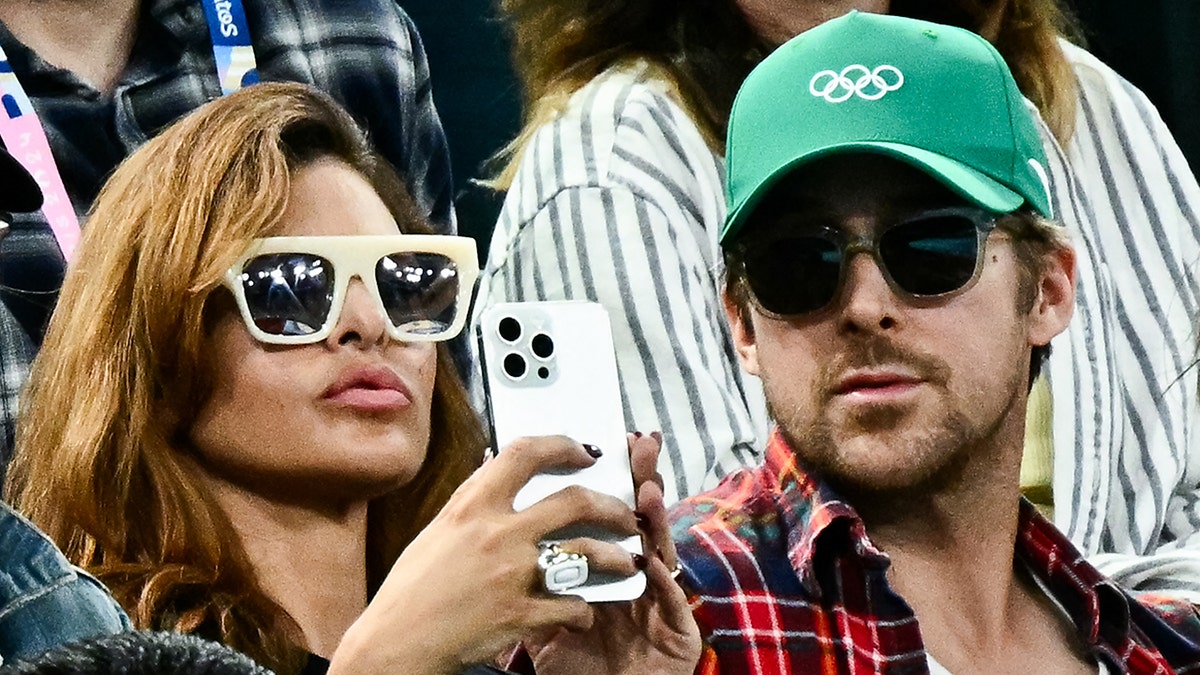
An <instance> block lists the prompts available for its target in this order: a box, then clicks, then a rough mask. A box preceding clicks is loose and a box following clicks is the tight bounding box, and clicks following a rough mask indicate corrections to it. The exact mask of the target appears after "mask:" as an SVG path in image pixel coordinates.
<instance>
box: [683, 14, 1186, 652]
mask: <svg viewBox="0 0 1200 675" xmlns="http://www.w3.org/2000/svg"><path fill="white" fill-rule="evenodd" d="M1026 106H1027V103H1026V101H1025V100H1024V98H1023V97H1022V96H1021V94H1020V92H1019V91H1018V89H1017V86H1016V84H1015V82H1014V81H1013V78H1012V75H1011V73H1010V72H1009V71H1008V69H1007V67H1006V66H1005V65H1004V61H1003V60H1002V59H1001V58H1000V56H999V55H998V54H997V53H996V52H995V50H994V49H993V48H992V47H991V46H990V45H988V43H987V42H986V41H985V40H983V39H982V38H980V37H978V36H977V35H974V34H972V33H969V32H966V31H962V30H959V29H955V28H949V27H945V26H939V25H935V24H929V23H924V22H919V21H914V20H911V19H902V18H898V17H888V16H876V15H869V14H859V13H851V14H848V15H846V16H845V17H842V18H840V19H836V20H834V21H831V22H828V23H826V24H824V25H822V26H819V27H817V28H815V29H813V30H811V31H808V32H806V33H804V34H802V35H800V36H799V37H797V38H796V39H794V40H792V41H791V42H789V43H787V44H785V45H783V46H782V47H780V48H779V49H778V50H777V51H776V52H775V53H774V54H773V55H772V56H770V57H769V58H767V59H766V60H765V61H763V63H762V64H761V65H760V66H759V67H758V68H757V69H755V71H754V72H753V73H752V74H751V75H750V76H749V78H747V80H746V82H745V84H744V85H743V87H742V89H741V91H740V93H739V94H738V98H737V100H736V102H735V103H734V107H733V112H732V115H731V118H730V122H729V137H728V144H727V161H728V167H727V170H728V175H727V181H728V182H727V188H728V195H727V196H728V199H729V204H730V215H729V217H728V219H727V221H726V226H725V229H724V232H723V233H722V238H721V244H722V246H723V248H724V251H725V257H726V264H727V282H726V291H725V300H726V308H727V310H728V313H729V318H730V321H731V323H732V328H733V335H734V342H735V344H736V345H737V350H738V355H739V358H740V359H741V362H742V365H743V367H744V368H745V369H746V370H748V371H749V372H751V373H752V374H755V375H757V376H759V377H760V378H761V379H762V382H763V386H764V391H765V393H766V398H767V402H768V406H769V408H770V410H771V413H772V417H773V418H774V419H775V420H776V423H777V428H776V430H775V432H774V433H773V434H772V436H771V439H770V441H769V444H768V447H767V452H766V459H765V462H764V465H763V466H762V467H760V468H757V469H752V470H744V471H741V472H738V473H735V474H733V475H731V476H730V477H728V478H727V479H726V480H725V481H724V482H723V483H722V484H721V485H720V486H719V487H717V488H716V489H714V490H712V491H710V492H707V493H703V494H700V495H697V496H695V497H692V498H690V499H687V500H685V501H684V502H681V503H680V504H679V505H677V506H676V507H675V508H674V509H673V510H672V514H671V515H672V520H673V531H674V538H675V540H676V542H677V545H678V548H679V558H680V562H681V576H680V582H681V583H682V584H683V586H684V587H685V589H687V590H688V591H689V595H691V596H692V603H693V610H694V614H695V617H696V619H697V622H698V623H699V625H700V629H701V633H702V634H703V636H704V638H705V651H704V654H703V656H702V660H701V664H700V667H699V670H698V672H703V673H718V672H719V673H735V672H736V673H756V674H757V673H793V672H813V673H845V672H853V673H923V672H932V673H948V672H949V673H967V672H988V673H992V672H1030V673H1043V672H1047V673H1096V672H1100V673H1110V672H1113V673H1115V672H1131V673H1169V672H1174V671H1175V670H1186V669H1190V668H1195V667H1200V641H1198V640H1197V638H1200V622H1198V620H1197V614H1196V611H1195V609H1194V608H1193V607H1192V606H1191V605H1185V604H1182V603H1178V604H1172V603H1171V602H1170V601H1167V600H1165V599H1163V600H1156V599H1155V598H1152V597H1148V596H1142V597H1141V598H1140V599H1139V600H1134V599H1133V598H1132V597H1131V596H1130V595H1128V594H1127V593H1126V592H1125V591H1123V590H1122V589H1120V588H1119V587H1118V586H1116V585H1115V584H1113V583H1112V582H1111V581H1108V580H1107V579H1105V578H1104V577H1103V576H1102V575H1101V574H1100V573H1099V572H1097V571H1096V570H1095V568H1093V567H1092V566H1090V565H1089V564H1088V563H1086V562H1085V561H1084V560H1083V557H1082V555H1081V554H1080V553H1079V551H1077V550H1076V549H1075V548H1074V547H1073V546H1072V545H1071V544H1070V542H1068V540H1067V539H1066V537H1065V536H1063V535H1062V533H1060V532H1059V531H1057V530H1056V529H1055V528H1054V526H1053V525H1052V524H1051V523H1050V522H1049V521H1047V520H1045V519H1044V518H1042V517H1041V516H1040V515H1039V514H1038V513H1037V511H1036V510H1035V509H1034V508H1033V506H1032V505H1030V504H1029V503H1028V502H1027V501H1025V500H1024V499H1023V498H1021V496H1020V491H1019V482H1018V478H1019V470H1020V462H1021V455H1022V447H1023V439H1024V427H1025V409H1026V402H1027V398H1028V393H1029V386H1030V383H1031V382H1032V380H1033V378H1034V377H1036V374H1037V373H1038V371H1039V369H1040V368H1041V365H1042V362H1043V361H1044V360H1045V357H1046V356H1047V354H1048V351H1049V344H1050V341H1051V339H1052V338H1053V337H1054V336H1056V335H1058V334H1059V333H1060V332H1062V331H1063V330H1064V328H1065V327H1066V326H1067V323H1068V321H1069V319H1070V317H1071V314H1072V308H1073V303H1074V297H1075V266H1074V262H1075V256H1074V251H1073V249H1072V247H1071V245H1070V243H1069V242H1068V241H1067V238H1066V236H1065V234H1064V233H1063V231H1062V230H1061V228H1059V227H1057V226H1055V225H1053V224H1052V222H1051V221H1050V220H1049V219H1050V218H1052V217H1053V214H1052V213H1051V207H1050V201H1049V199H1048V196H1047V187H1046V179H1045V171H1044V168H1043V167H1044V166H1045V163H1046V157H1045V156H1044V155H1043V151H1042V149H1041V148H1042V145H1041V143H1040V141H1039V138H1038V134H1037V130H1036V127H1035V124H1034V121H1033V118H1032V116H1031V113H1030V112H1029V110H1028V108H1027V107H1026Z"/></svg>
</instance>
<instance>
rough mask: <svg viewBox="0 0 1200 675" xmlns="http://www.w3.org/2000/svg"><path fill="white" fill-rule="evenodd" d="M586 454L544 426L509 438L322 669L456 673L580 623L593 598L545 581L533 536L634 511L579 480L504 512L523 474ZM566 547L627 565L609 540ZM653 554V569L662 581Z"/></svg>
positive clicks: (613, 525) (607, 568)
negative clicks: (551, 589) (542, 433)
mask: <svg viewBox="0 0 1200 675" xmlns="http://www.w3.org/2000/svg"><path fill="white" fill-rule="evenodd" d="M594 462H595V459H593V458H592V457H591V456H590V455H589V454H588V453H587V451H586V450H585V449H584V447H583V446H581V445H580V444H578V443H576V442H574V441H572V440H570V439H568V438H565V437H561V436H551V437H544V438H523V439H519V440H517V441H514V442H513V443H512V444H511V445H509V446H508V447H507V448H505V449H504V450H503V451H502V452H501V453H500V454H499V455H498V456H497V457H496V458H494V459H492V460H491V461H489V462H487V463H486V464H485V465H484V466H482V467H481V468H480V469H478V470H477V471H476V472H475V473H474V474H473V475H472V476H471V477H470V478H468V479H467V480H466V481H465V482H464V483H463V484H462V485H461V486H460V487H459V489H458V490H457V491H455V493H454V495H453V496H452V497H451V498H450V501H449V502H448V503H447V504H446V506H445V508H443V509H442V511H441V512H440V513H439V514H438V515H437V517H436V518H434V520H433V522H431V523H430V524H429V526H428V527H426V528H425V529H424V530H422V532H421V534H420V535H418V536H417V538H416V539H414V540H413V541H412V543H411V544H409V546H408V547H407V548H406V549H405V550H404V553H403V554H402V555H401V556H400V559H399V560H397V561H396V564H395V565H394V566H393V567H392V570H391V572H389V574H388V576H387V579H385V580H384V583H383V585H382V587H381V588H380V589H379V592H378V593H376V595H375V597H374V598H373V599H372V600H371V603H370V605H369V606H368V607H367V609H366V611H364V612H363V614H362V616H360V617H359V619H358V620H357V621H355V623H354V624H353V625H352V626H351V627H350V629H349V630H348V631H347V632H346V635H345V637H343V639H342V642H341V643H340V644H339V645H338V648H337V651H336V653H335V654H334V656H333V660H332V665H331V667H330V671H329V672H330V673H339V672H347V673H348V672H355V673H371V672H381V673H382V672H389V673H390V672H405V673H457V672H459V671H461V670H462V668H463V666H464V665H465V664H470V663H476V662H482V661H489V660H491V659H493V658H495V656H496V655H497V654H499V653H500V652H501V651H502V650H504V649H506V648H508V647H510V646H511V645H512V644H514V643H516V642H517V641H519V640H521V639H522V638H523V637H525V636H527V635H531V634H540V633H545V632H547V631H549V630H558V629H559V628H563V627H565V628H568V629H570V630H571V631H576V632H578V631H586V630H587V629H588V628H590V627H591V625H592V621H593V611H594V610H593V607H590V606H589V605H588V604H587V603H585V602H584V601H583V600H581V599H579V598H577V597H574V596H556V595H551V594H549V593H547V592H546V591H545V589H544V587H543V580H542V573H541V571H540V570H539V568H538V565H537V559H538V554H539V553H540V550H539V548H538V542H539V541H540V540H542V539H545V538H546V535H547V534H549V533H550V532H552V531H555V530H558V529H561V528H563V527H565V526H567V525H575V524H590V525H596V526H599V527H601V528H604V529H605V530H608V531H611V532H613V533H616V534H620V535H632V534H636V533H637V532H638V524H637V519H636V517H635V515H634V512H633V510H632V509H630V508H629V507H628V506H627V505H626V504H625V503H623V502H622V501H621V500H619V499H617V498H615V497H610V496H607V495H602V494H599V493H596V492H593V491H590V490H586V489H584V488H580V487H570V488H567V489H565V490H562V491H560V492H557V493H555V494H553V495H551V496H549V497H547V498H545V499H543V500H541V501H540V502H538V503H536V504H534V505H533V506H531V507H529V508H528V509H525V510H524V511H520V512H515V511H514V510H513V507H512V504H513V499H514V498H515V497H516V494H517V492H518V490H520V488H521V487H522V486H524V485H525V484H526V483H527V482H528V481H529V479H530V478H531V477H532V476H533V475H534V474H536V473H540V472H543V471H546V470H549V469H554V468H560V469H579V468H584V467H587V466H590V465H591V464H592V463H594ZM659 495H660V498H659V505H660V506H661V501H662V500H661V491H660V492H659ZM571 551H572V552H577V553H583V554H584V555H586V556H587V557H588V564H589V567H590V568H591V569H592V570H593V571H603V572H605V573H608V574H617V575H621V576H630V575H632V574H634V573H636V572H637V568H636V567H635V564H634V561H633V559H632V558H631V557H630V555H629V554H628V553H627V552H626V551H625V550H624V549H622V548H621V547H620V546H617V545H616V544H612V543H608V542H601V541H597V540H593V539H579V540H573V541H572V542H571ZM658 564H659V568H656V570H657V571H656V572H655V574H657V575H658V576H664V575H666V577H665V578H667V581H670V579H669V575H668V574H667V572H666V571H665V570H666V568H665V567H662V563H661V561H658ZM652 578H653V577H652ZM685 610H686V608H685Z"/></svg>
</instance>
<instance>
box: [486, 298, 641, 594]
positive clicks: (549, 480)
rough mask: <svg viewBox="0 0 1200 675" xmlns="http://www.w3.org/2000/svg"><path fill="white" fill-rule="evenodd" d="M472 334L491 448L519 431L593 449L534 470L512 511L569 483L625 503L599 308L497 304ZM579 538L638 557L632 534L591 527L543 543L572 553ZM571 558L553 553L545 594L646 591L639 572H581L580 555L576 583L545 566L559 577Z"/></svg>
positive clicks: (611, 366)
mask: <svg viewBox="0 0 1200 675" xmlns="http://www.w3.org/2000/svg"><path fill="white" fill-rule="evenodd" d="M477 337H478V339H479V344H480V355H481V361H482V364H483V374H484V383H485V386H486V388H487V392H488V401H489V412H490V415H489V417H490V422H491V425H492V434H493V438H494V442H495V444H496V445H497V446H498V447H501V448H503V447H505V446H506V445H508V444H509V443H512V442H513V441H514V440H516V439H518V438H522V437H530V436H543V435H562V436H567V437H569V438H572V439H574V440H575V441H577V442H579V443H582V444H585V445H588V446H593V447H595V448H599V450H600V451H601V456H600V458H599V459H598V460H597V461H596V462H595V464H593V465H592V466H589V467H587V468H584V469H579V470H572V471H547V472H543V473H540V474H537V475H535V476H534V477H533V478H532V479H530V481H529V483H528V484H527V485H525V486H524V487H522V489H521V490H520V491H519V492H518V494H517V496H516V499H515V500H514V503H513V508H514V509H516V510H518V511H520V510H523V509H527V508H529V507H530V506H531V505H533V504H536V503H538V502H539V501H540V500H542V499H545V498H546V497H547V496H549V495H553V494H555V493H557V492H558V491H560V490H563V489H565V488H568V487H571V486H582V487H585V488H588V489H590V490H594V491H596V492H600V493H604V494H608V495H611V496H613V497H616V498H617V499H620V500H621V501H623V502H624V503H625V504H627V505H628V506H629V508H631V509H632V508H634V506H635V501H634V499H635V495H634V481H633V477H632V473H631V468H630V463H629V454H628V452H627V445H626V438H625V417H624V413H623V411H622V408H621V395H620V387H619V383H618V379H617V364H616V355H615V350H614V349H613V343H612V332H611V328H610V325H609V320H608V314H607V312H606V310H605V309H604V307H603V306H602V305H600V304H598V303H589V302H530V303H502V304H498V305H495V306H493V307H491V308H489V309H488V310H487V311H486V312H484V313H483V315H482V317H481V320H480V323H479V326H478V328H477ZM580 538H588V539H595V540H600V541H610V542H613V543H617V544H619V545H620V546H622V547H623V548H624V549H625V550H626V551H628V552H629V554H630V555H634V554H639V555H640V554H641V553H642V542H641V538H640V537H638V536H636V535H634V536H629V535H623V534H621V533H617V532H613V531H606V530H604V529H602V528H596V527H591V526H584V527H569V528H564V529H563V530H560V531H556V532H553V533H551V534H550V535H549V537H548V538H547V539H546V541H544V542H543V547H544V549H550V550H559V549H561V551H564V552H575V551H573V549H572V548H571V544H572V542H574V541H575V540H578V539H580ZM553 546H558V547H559V549H551V547H553ZM555 564H560V563H555ZM571 564H572V563H571V561H569V560H567V559H563V560H562V562H561V567H559V568H552V569H549V570H548V571H547V574H546V579H545V581H546V586H547V590H549V591H550V592H558V593H568V594H572V595H577V596H579V597H581V598H583V599H585V600H587V601H588V602H613V601H625V600H632V599H634V598H637V597H638V596H640V595H641V594H642V592H643V591H644V590H645V588H646V577H645V575H644V574H642V573H638V574H635V575H633V576H631V577H621V576H614V575H611V574H606V573H604V572H603V571H602V570H590V569H586V566H587V561H586V560H584V561H582V567H584V568H585V569H586V571H587V577H586V582H583V583H563V584H557V583H555V579H554V570H561V571H562V573H563V574H565V575H568V576H569V575H570V573H572V571H573V570H572V568H571V567H570V566H571Z"/></svg>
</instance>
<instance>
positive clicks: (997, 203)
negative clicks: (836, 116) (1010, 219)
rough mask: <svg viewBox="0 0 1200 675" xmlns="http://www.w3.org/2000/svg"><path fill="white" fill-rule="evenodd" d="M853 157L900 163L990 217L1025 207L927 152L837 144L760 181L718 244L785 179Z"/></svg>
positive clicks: (1011, 194) (1009, 193) (975, 174)
mask: <svg viewBox="0 0 1200 675" xmlns="http://www.w3.org/2000/svg"><path fill="white" fill-rule="evenodd" d="M854 153H868V154H877V155H884V156H887V157H892V158H893V159H896V160H898V161H901V162H904V163H905V164H908V165H910V166H912V167H915V168H917V169H919V170H921V171H922V172H924V173H926V174H928V175H929V176H931V177H932V178H934V179H936V180H937V181H938V182H940V183H942V184H943V185H945V186H946V187H947V188H949V189H950V190H952V191H953V192H954V193H955V194H958V195H960V196H961V197H963V198H964V199H966V200H967V201H970V202H971V203H973V204H975V205H977V206H979V207H980V208H983V209H987V210H988V211H991V212H993V213H1011V212H1012V211H1016V210H1017V209H1018V208H1020V207H1021V205H1022V204H1024V203H1025V198H1024V197H1022V196H1021V195H1020V194H1018V193H1016V192H1015V191H1013V190H1011V189H1009V188H1007V187H1005V186H1004V185H1002V184H1001V183H999V182H997V181H996V180H994V179H992V178H990V177H989V176H987V175H985V174H983V173H980V172H979V171H976V170H975V169H972V168H970V167H968V166H965V165H963V164H960V163H959V162H956V161H954V160H952V159H949V158H947V157H944V156H942V155H939V154H937V153H933V152H929V151H928V150H923V149H921V148H914V147H912V146H909V145H903V144H900V143H889V142H886V141H858V142H854V143H839V144H837V145H831V146H826V147H824V148H818V149H816V150H813V151H811V152H807V153H805V154H803V155H800V156H798V157H796V158H794V159H792V160H791V161H790V162H787V163H785V164H783V165H782V166H780V167H779V168H778V169H775V170H774V171H773V172H771V174H770V175H768V176H767V177H766V178H765V179H764V180H762V181H760V182H759V184H758V186H757V187H756V188H754V191H753V192H751V193H750V195H749V196H748V197H747V198H746V199H745V200H743V201H742V203H741V204H739V205H738V206H737V207H736V208H735V209H734V211H733V212H731V213H730V214H729V216H728V217H727V218H726V220H725V228H724V230H722V232H721V242H722V243H724V242H725V241H726V239H728V238H730V237H732V236H735V235H736V234H737V233H738V231H739V230H741V228H742V226H743V225H745V220H746V218H747V217H749V215H750V214H751V213H752V212H753V211H754V209H755V208H756V207H757V206H758V204H759V202H761V201H762V199H763V197H765V196H766V195H767V193H768V192H770V191H771V189H772V188H774V187H775V185H776V184H777V183H778V182H779V181H780V180H781V179H783V178H784V177H785V176H787V175H788V174H790V173H792V172H793V171H795V170H796V169H799V168H800V167H802V166H805V165H807V164H811V163H812V162H815V161H816V160H818V159H821V158H823V157H828V156H831V155H847V154H854Z"/></svg>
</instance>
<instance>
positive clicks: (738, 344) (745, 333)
mask: <svg viewBox="0 0 1200 675" xmlns="http://www.w3.org/2000/svg"><path fill="white" fill-rule="evenodd" d="M721 299H722V300H723V301H724V302H725V315H726V316H727V317H728V318H729V327H730V328H731V329H732V332H733V346H734V348H736V349H737V353H738V360H739V361H741V362H742V369H743V370H745V371H746V372H747V373H750V374H751V375H754V376H758V345H757V344H756V343H755V341H754V324H753V323H751V316H750V309H749V308H746V309H744V310H743V309H742V307H740V306H738V303H737V301H736V300H734V299H733V298H732V297H731V296H730V295H729V291H723V292H722V293H721Z"/></svg>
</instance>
